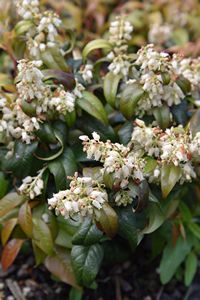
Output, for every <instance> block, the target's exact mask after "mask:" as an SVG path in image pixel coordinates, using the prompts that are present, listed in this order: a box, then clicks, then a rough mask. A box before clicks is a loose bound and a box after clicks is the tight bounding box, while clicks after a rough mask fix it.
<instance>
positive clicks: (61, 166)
mask: <svg viewBox="0 0 200 300" xmlns="http://www.w3.org/2000/svg"><path fill="white" fill-rule="evenodd" d="M48 168H49V171H50V172H51V173H52V174H53V175H54V178H55V182H56V188H57V190H58V191H59V190H64V189H66V188H67V187H68V184H69V180H68V179H67V176H72V175H74V173H75V172H76V170H77V165H76V161H75V157H74V154H73V152H72V150H71V149H70V148H66V149H65V151H64V152H63V154H62V155H61V156H60V157H59V158H57V159H56V160H54V161H53V162H51V163H49V164H48Z"/></svg>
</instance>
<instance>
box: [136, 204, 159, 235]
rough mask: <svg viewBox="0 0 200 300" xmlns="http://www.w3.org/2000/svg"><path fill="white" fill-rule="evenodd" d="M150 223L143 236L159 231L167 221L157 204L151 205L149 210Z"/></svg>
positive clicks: (143, 231)
mask: <svg viewBox="0 0 200 300" xmlns="http://www.w3.org/2000/svg"><path fill="white" fill-rule="evenodd" d="M147 218H148V223H147V225H146V226H145V228H144V229H143V230H142V231H141V234H150V233H152V232H154V231H155V230H157V229H158V228H159V227H160V226H161V225H162V224H163V222H164V221H165V215H164V213H163V211H162V210H161V208H160V205H159V204H157V203H150V204H149V206H148V209H147Z"/></svg>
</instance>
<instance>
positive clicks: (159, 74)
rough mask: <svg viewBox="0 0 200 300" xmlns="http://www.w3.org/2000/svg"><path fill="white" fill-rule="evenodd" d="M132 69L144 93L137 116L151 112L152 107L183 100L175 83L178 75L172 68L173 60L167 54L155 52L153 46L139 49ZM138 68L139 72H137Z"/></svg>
mask: <svg viewBox="0 0 200 300" xmlns="http://www.w3.org/2000/svg"><path fill="white" fill-rule="evenodd" d="M134 65H135V67H137V71H136V68H134V69H133V73H135V75H134V76H135V78H136V81H137V82H138V83H139V84H140V85H141V86H142V88H143V90H144V91H145V94H144V96H143V97H142V98H141V99H140V101H139V102H138V106H137V114H138V115H143V114H144V113H145V112H149V113H151V112H152V109H153V108H154V107H161V106H162V105H163V104H166V105H167V106H172V105H174V104H175V105H177V104H179V103H181V101H182V99H183V98H184V93H183V92H182V90H181V88H180V87H179V86H178V84H177V83H176V78H177V77H178V74H177V73H176V68H174V60H172V59H170V56H169V54H168V53H165V52H160V53H159V52H157V51H156V50H155V49H154V47H153V45H147V46H146V47H143V48H141V49H140V50H139V51H138V53H137V60H136V61H135V63H134ZM138 67H139V70H138Z"/></svg>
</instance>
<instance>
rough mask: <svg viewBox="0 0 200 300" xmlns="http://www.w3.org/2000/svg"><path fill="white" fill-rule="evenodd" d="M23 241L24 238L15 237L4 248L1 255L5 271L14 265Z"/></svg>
mask: <svg viewBox="0 0 200 300" xmlns="http://www.w3.org/2000/svg"><path fill="white" fill-rule="evenodd" d="M23 243H24V240H20V239H13V240H10V241H9V242H8V243H7V244H6V246H5V247H4V248H3V252H2V256H1V265H2V268H3V270H4V271H6V270H7V269H8V268H9V267H10V266H11V265H12V263H13V262H14V260H15V258H16V257H17V254H18V253H19V251H20V249H21V247H22V245H23Z"/></svg>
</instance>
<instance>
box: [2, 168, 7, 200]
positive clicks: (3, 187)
mask: <svg viewBox="0 0 200 300" xmlns="http://www.w3.org/2000/svg"><path fill="white" fill-rule="evenodd" d="M7 189H8V180H6V179H5V177H4V174H3V172H0V199H1V198H2V197H3V196H4V195H5V194H6V192H7Z"/></svg>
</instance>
